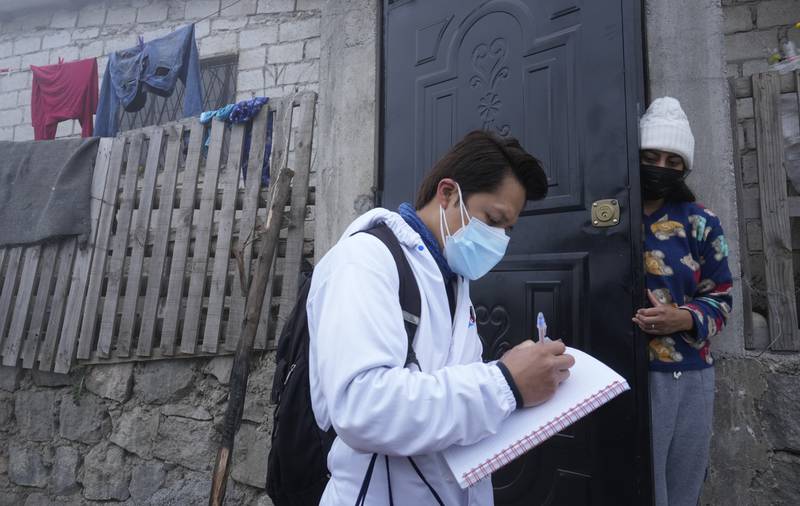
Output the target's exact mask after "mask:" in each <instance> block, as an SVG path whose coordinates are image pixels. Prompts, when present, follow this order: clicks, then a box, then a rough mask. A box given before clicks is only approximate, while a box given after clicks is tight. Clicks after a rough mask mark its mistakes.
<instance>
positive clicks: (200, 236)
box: [181, 119, 225, 353]
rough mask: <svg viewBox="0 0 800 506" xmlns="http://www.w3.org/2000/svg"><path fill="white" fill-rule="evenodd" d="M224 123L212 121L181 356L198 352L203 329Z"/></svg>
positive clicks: (184, 319) (182, 335)
mask: <svg viewBox="0 0 800 506" xmlns="http://www.w3.org/2000/svg"><path fill="white" fill-rule="evenodd" d="M224 133H225V123H223V122H222V121H219V120H217V119H214V120H212V122H211V146H210V147H209V149H208V158H207V159H206V170H205V174H204V178H203V194H202V197H201V198H200V217H199V221H198V223H197V236H196V238H195V246H194V256H193V257H192V264H191V265H192V268H191V273H192V274H191V279H190V281H189V293H188V297H187V299H186V314H185V316H184V318H183V333H182V334H181V353H194V352H195V351H196V345H197V339H198V333H199V330H200V312H201V309H202V308H201V306H200V302H201V298H202V297H203V291H204V289H205V279H206V269H207V268H208V253H209V247H210V243H211V222H212V220H213V219H214V196H215V194H216V192H217V180H218V177H219V169H220V158H221V155H222V142H223V137H224Z"/></svg>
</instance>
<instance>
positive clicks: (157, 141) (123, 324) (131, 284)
mask: <svg viewBox="0 0 800 506" xmlns="http://www.w3.org/2000/svg"><path fill="white" fill-rule="evenodd" d="M163 144H164V129H163V128H156V129H155V130H154V131H153V133H152V135H151V136H150V145H149V146H148V153H147V165H145V169H144V177H143V179H142V192H141V194H140V196H139V208H138V210H137V213H136V221H135V222H134V223H133V224H132V226H131V229H130V237H129V241H130V244H131V256H130V259H129V260H128V281H127V283H126V284H125V299H124V301H123V303H122V318H120V323H119V332H118V333H117V335H118V337H117V346H116V349H115V352H116V354H117V356H120V357H129V356H130V354H131V339H132V338H133V326H134V324H135V323H136V306H137V303H138V302H139V284H140V283H141V279H142V267H143V264H144V245H145V243H146V242H147V233H148V231H149V229H150V211H152V209H153V195H154V193H155V188H156V177H157V176H158V164H159V162H160V161H161V148H162V147H163ZM123 254H124V252H123ZM112 323H113V322H112ZM101 353H102V350H101Z"/></svg>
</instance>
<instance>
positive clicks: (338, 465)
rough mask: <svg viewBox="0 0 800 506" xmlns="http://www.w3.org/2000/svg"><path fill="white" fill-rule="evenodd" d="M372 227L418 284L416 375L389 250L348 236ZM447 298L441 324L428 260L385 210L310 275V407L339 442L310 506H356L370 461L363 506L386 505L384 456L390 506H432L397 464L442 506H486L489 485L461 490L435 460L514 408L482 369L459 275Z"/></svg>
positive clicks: (499, 379) (441, 294) (362, 221)
mask: <svg viewBox="0 0 800 506" xmlns="http://www.w3.org/2000/svg"><path fill="white" fill-rule="evenodd" d="M382 221H384V222H386V223H387V224H388V225H389V227H390V228H391V229H392V231H393V232H394V233H395V235H396V236H397V238H398V239H399V241H400V244H401V245H403V247H404V250H405V254H406V257H407V258H408V260H409V263H410V265H411V268H412V270H413V271H414V274H415V276H416V279H417V283H418V284H419V287H420V296H421V299H422V312H421V315H420V324H419V328H418V329H417V334H416V338H415V340H414V351H415V352H416V355H417V358H418V360H419V363H420V366H421V368H422V371H419V370H417V368H416V366H412V367H411V368H404V367H403V366H404V363H405V359H406V349H407V344H408V339H407V337H406V332H405V327H404V325H403V317H402V312H401V309H400V301H399V298H398V292H397V291H398V286H399V277H398V274H397V268H396V267H395V262H394V259H393V258H392V256H391V253H390V252H389V250H388V249H387V248H386V246H384V245H383V243H381V242H380V240H379V239H377V238H376V237H374V236H372V235H369V234H356V235H352V234H353V233H354V232H357V231H359V230H364V229H367V228H370V227H371V226H373V225H374V224H377V223H379V222H382ZM457 294H458V295H457V299H458V301H457V305H456V313H455V323H452V320H451V317H450V309H449V305H448V301H447V294H446V292H445V287H444V283H443V280H442V275H441V272H440V271H439V267H438V266H437V264H436V261H435V260H434V259H433V256H432V255H431V254H430V252H429V251H428V250H427V248H426V247H425V246H424V243H423V242H422V239H421V238H420V236H419V234H417V233H416V232H415V231H414V230H413V229H412V228H411V227H409V226H408V224H407V223H406V222H405V221H404V220H403V218H402V217H401V216H400V215H399V214H397V213H394V212H390V211H387V210H385V209H373V210H372V211H369V212H368V213H366V214H364V215H362V216H361V217H359V218H358V219H356V220H355V221H354V222H353V223H352V224H351V225H350V227H349V228H348V229H347V231H346V232H345V233H344V235H343V236H342V238H341V239H340V240H339V242H338V243H337V244H336V246H334V247H333V248H332V249H331V250H330V251H329V252H328V254H327V255H325V257H323V258H322V260H321V261H320V262H319V265H317V266H316V268H315V269H314V276H313V280H312V283H311V291H310V292H309V296H308V303H307V306H306V308H307V312H308V326H309V333H310V336H311V338H310V350H309V380H310V385H311V401H312V406H313V409H314V415H315V417H316V419H317V423H318V424H319V426H320V427H322V428H324V429H327V428H329V427H330V426H331V425H333V427H334V428H335V429H336V433H337V434H338V437H337V438H336V441H335V442H334V444H333V447H332V449H331V452H330V454H329V455H328V468H329V470H330V472H331V480H330V482H329V483H328V486H327V488H326V489H325V493H324V495H323V497H322V501H321V503H320V504H322V505H325V506H334V505H335V506H350V505H353V504H355V500H356V497H357V496H358V492H359V490H360V488H361V483H362V480H363V478H364V473H365V472H366V470H367V467H368V464H369V460H370V457H371V455H372V453H378V454H379V455H381V456H380V457H379V459H378V460H377V463H376V466H375V471H374V474H373V476H372V481H371V483H370V487H369V493H368V495H367V500H366V505H367V506H377V505H388V504H389V495H388V486H387V479H386V468H385V464H384V459H383V455H388V456H389V457H390V458H389V469H390V475H391V484H392V493H393V496H394V504H395V505H397V506H403V505H409V506H425V505H429V504H433V505H435V504H436V502H435V500H434V498H433V496H432V495H431V493H430V491H429V490H428V488H427V487H426V486H425V484H424V483H423V482H422V481H421V480H420V478H419V477H418V476H417V475H416V473H415V472H414V470H413V468H412V467H411V464H410V463H409V462H408V460H407V459H406V458H405V457H406V456H413V457H414V461H415V462H416V463H417V465H418V466H419V467H420V469H421V470H422V473H423V474H424V475H425V477H426V478H427V480H428V481H429V482H430V483H431V485H432V486H433V487H434V489H435V490H436V492H437V493H438V494H439V495H440V497H441V498H442V501H443V502H444V503H445V504H446V505H447V506H457V505H464V506H467V505H470V506H472V505H474V506H485V505H492V504H493V503H494V501H493V499H492V486H491V481H490V480H489V479H485V480H483V481H481V482H480V483H478V484H476V485H475V486H473V487H470V488H469V489H467V490H462V489H461V488H460V487H459V486H458V484H457V483H456V481H455V479H454V478H453V476H452V474H451V473H450V471H449V469H448V468H447V466H446V464H445V462H444V460H443V458H442V456H441V455H440V453H439V452H441V451H442V450H444V449H445V448H448V447H450V446H452V445H466V444H470V443H474V442H476V441H479V440H481V439H483V438H484V437H486V436H488V435H490V434H493V433H495V432H496V431H497V430H498V428H499V427H500V424H501V422H502V421H503V420H504V419H505V418H506V417H507V416H508V415H509V414H511V412H512V411H513V410H514V408H515V401H514V395H513V393H512V392H511V389H510V388H509V386H508V383H507V382H506V380H505V378H504V377H503V374H502V372H500V369H499V368H498V367H497V366H496V365H494V364H484V363H482V362H481V351H482V349H481V348H482V346H481V343H480V340H479V338H478V334H477V329H476V325H475V321H474V318H472V317H471V315H474V312H473V311H471V302H470V299H469V282H468V281H467V280H464V279H462V278H459V282H458V290H457Z"/></svg>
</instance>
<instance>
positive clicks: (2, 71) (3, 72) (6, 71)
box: [0, 0, 242, 76]
mask: <svg viewBox="0 0 800 506" xmlns="http://www.w3.org/2000/svg"><path fill="white" fill-rule="evenodd" d="M241 1H242V0H233V2H231V3H229V4H228V5H226V6H225V7H221V6H220V7H219V8H218V9H217V10H216V11H214V12H212V13H210V14H208V15H207V16H203V17H202V18H200V19H198V20H196V21H193V23H194V24H197V23H200V22H201V21H205V20H206V19H208V18H210V17H212V16H214V15H215V14H216V15H217V16H220V15H222V11H224V10H226V9H229V8H231V7H233V6H234V5H236V4H238V3H240V2H241ZM58 60H59V63H62V62H63V58H60V57H59V59H58ZM30 71H31V69H30V67H28V68H23V67H20V68H11V67H2V68H0V76H9V75H11V74H18V73H20V72H30Z"/></svg>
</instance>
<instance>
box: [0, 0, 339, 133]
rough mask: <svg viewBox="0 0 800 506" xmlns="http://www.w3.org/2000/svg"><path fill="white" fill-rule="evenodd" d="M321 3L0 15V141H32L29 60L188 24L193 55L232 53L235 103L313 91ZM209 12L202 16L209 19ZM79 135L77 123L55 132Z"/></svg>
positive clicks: (154, 4) (98, 1)
mask: <svg viewBox="0 0 800 506" xmlns="http://www.w3.org/2000/svg"><path fill="white" fill-rule="evenodd" d="M322 3H323V1H322V0H239V1H238V2H235V0H95V1H93V2H89V3H88V4H87V3H84V4H82V5H84V6H83V7H82V8H80V9H78V8H75V7H70V6H69V2H65V7H64V8H60V9H52V8H49V9H36V10H28V11H20V12H16V13H13V15H6V17H4V18H2V19H0V68H11V69H21V71H17V72H13V73H10V74H2V73H0V140H13V141H24V140H30V139H33V127H32V126H31V114H30V102H31V72H30V71H29V70H26V69H28V68H29V66H30V65H47V64H51V63H56V62H57V61H58V58H59V57H61V58H64V60H65V61H71V60H76V59H79V58H89V57H97V58H98V70H99V74H100V75H99V78H100V80H101V81H102V76H103V73H104V72H105V67H106V63H107V61H108V55H109V54H110V53H112V52H114V51H118V50H120V49H125V48H128V47H131V46H133V45H135V44H136V40H137V36H139V35H141V36H143V37H144V39H145V40H150V39H154V38H157V37H160V36H163V35H166V34H167V33H169V32H170V31H172V30H173V29H175V28H178V27H180V26H184V25H185V24H187V23H191V22H196V23H197V26H196V36H197V42H198V48H199V52H200V58H201V59H203V58H208V57H214V56H222V55H234V54H235V55H238V57H239V67H238V76H237V88H236V96H237V100H241V99H245V98H249V97H251V96H254V95H263V96H282V95H285V94H287V93H291V92H292V91H294V90H307V89H310V90H314V91H317V88H318V83H319V56H320V18H321V15H320V11H321V6H322ZM209 16H210V17H209ZM75 134H80V125H79V124H78V122H77V121H65V122H62V123H61V124H59V128H58V134H57V136H58V137H64V136H70V135H75Z"/></svg>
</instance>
